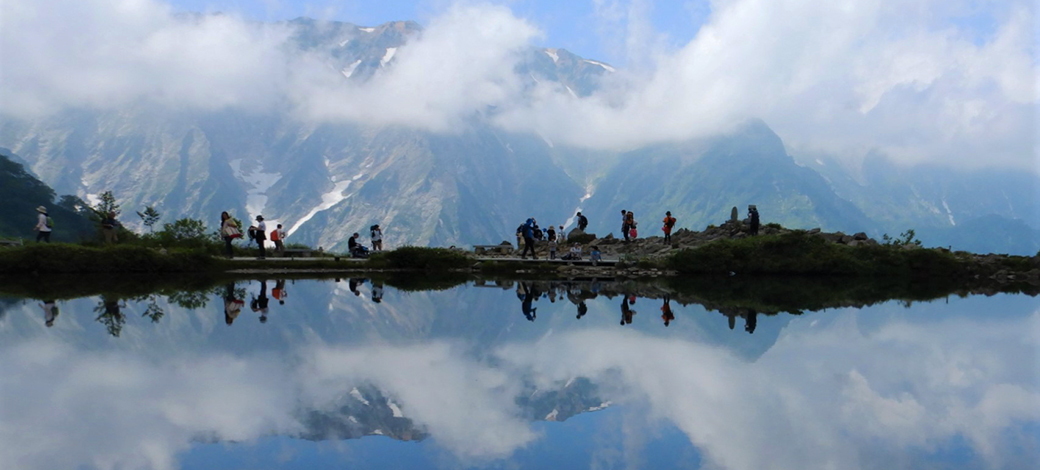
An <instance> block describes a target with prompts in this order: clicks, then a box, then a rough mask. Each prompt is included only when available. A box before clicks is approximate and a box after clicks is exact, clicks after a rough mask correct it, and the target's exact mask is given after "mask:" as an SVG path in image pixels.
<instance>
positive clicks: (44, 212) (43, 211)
mask: <svg viewBox="0 0 1040 470" xmlns="http://www.w3.org/2000/svg"><path fill="white" fill-rule="evenodd" d="M36 212H39V213H41V214H46V213H47V208H46V207H43V206H40V207H37V208H36Z"/></svg>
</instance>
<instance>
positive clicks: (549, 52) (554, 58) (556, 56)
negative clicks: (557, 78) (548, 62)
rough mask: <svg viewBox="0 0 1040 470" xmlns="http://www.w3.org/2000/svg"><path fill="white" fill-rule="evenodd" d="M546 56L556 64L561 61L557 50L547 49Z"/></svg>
mask: <svg viewBox="0 0 1040 470" xmlns="http://www.w3.org/2000/svg"><path fill="white" fill-rule="evenodd" d="M545 55H547V56H549V58H550V59H552V61H553V63H554V64H555V63H556V62H559V61H560V55H559V54H557V53H556V49H546V50H545Z"/></svg>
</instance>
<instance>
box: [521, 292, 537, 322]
mask: <svg viewBox="0 0 1040 470" xmlns="http://www.w3.org/2000/svg"><path fill="white" fill-rule="evenodd" d="M520 284H521V285H520V287H518V289H520V290H523V292H524V298H523V300H522V301H521V303H520V310H522V311H523V312H524V316H525V317H527V321H534V319H535V318H537V317H538V313H537V310H538V308H537V307H534V308H532V307H531V303H532V302H533V301H534V299H535V298H537V297H538V294H537V293H535V291H534V287H533V286H531V285H530V284H528V283H526V282H521V283H520ZM520 290H518V291H517V292H518V293H519V292H520Z"/></svg>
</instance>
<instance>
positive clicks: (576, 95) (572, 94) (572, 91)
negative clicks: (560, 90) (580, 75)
mask: <svg viewBox="0 0 1040 470" xmlns="http://www.w3.org/2000/svg"><path fill="white" fill-rule="evenodd" d="M564 86H567V85H564ZM567 91H568V92H569V93H570V94H571V96H573V97H575V98H577V97H578V94H577V93H575V92H574V90H572V89H571V87H569V86H567Z"/></svg>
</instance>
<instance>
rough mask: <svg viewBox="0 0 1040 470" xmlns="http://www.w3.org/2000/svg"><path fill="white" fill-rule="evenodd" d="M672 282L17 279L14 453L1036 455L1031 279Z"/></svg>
mask: <svg viewBox="0 0 1040 470" xmlns="http://www.w3.org/2000/svg"><path fill="white" fill-rule="evenodd" d="M667 294H668V289H667V288H663V287H657V286H654V285H653V284H640V285H638V286H633V285H626V284H616V283H611V282H606V281H596V282H592V281H582V282H578V281H572V282H564V281H560V282H548V281H538V282H520V281H501V280H499V281H478V282H474V281H470V282H467V283H465V284H462V285H457V286H455V287H451V288H447V289H444V290H434V291H422V290H412V289H409V290H399V289H398V288H395V287H392V286H391V285H390V284H384V283H383V282H381V281H373V280H371V279H356V278H355V279H347V278H343V279H340V280H335V279H296V280H292V279H290V280H278V279H268V280H266V281H260V280H239V281H237V282H233V283H226V284H220V285H217V286H213V287H212V288H209V289H205V290H201V291H195V292H169V291H166V292H164V293H162V294H153V295H141V296H136V297H133V298H118V297H115V296H113V295H106V296H100V295H98V296H91V297H83V298H76V299H69V300H58V301H56V302H55V301H48V299H28V298H2V299H0V468H3V469H17V470H21V469H27V470H35V469H41V470H42V469H46V470H51V469H95V468H97V469H136V468H150V469H208V468H220V469H262V468H277V469H281V468H286V469H313V468H471V467H475V468H546V469H557V468H559V469H569V468H596V469H600V468H603V469H606V468H654V469H660V468H693V469H696V468H705V469H708V468H710V469H735V470H745V469H746V470H758V469H816V468H820V469H933V468H935V469H1030V468H1037V462H1040V368H1038V364H1040V303H1038V301H1037V299H1036V298H1035V297H1031V296H1027V295H1016V294H998V295H993V296H969V297H963V298H962V297H956V296H952V297H949V298H939V299H935V300H931V301H928V302H912V303H908V302H904V301H896V300H892V301H885V302H880V303H875V304H873V305H869V306H860V307H837V308H827V309H823V310H818V311H808V310H807V311H804V312H802V313H801V314H791V313H779V314H774V315H767V314H762V313H759V312H758V311H757V310H755V308H754V305H755V304H756V303H755V302H749V303H748V305H749V306H745V307H741V306H739V305H737V306H734V305H733V303H732V302H730V303H729V304H727V307H725V308H723V307H720V306H719V305H714V304H711V303H709V302H701V303H698V302H695V301H690V300H689V299H688V298H685V297H682V296H670V295H667ZM759 303H760V302H759ZM737 304H739V302H737ZM48 323H50V326H48V325H47V324H48Z"/></svg>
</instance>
